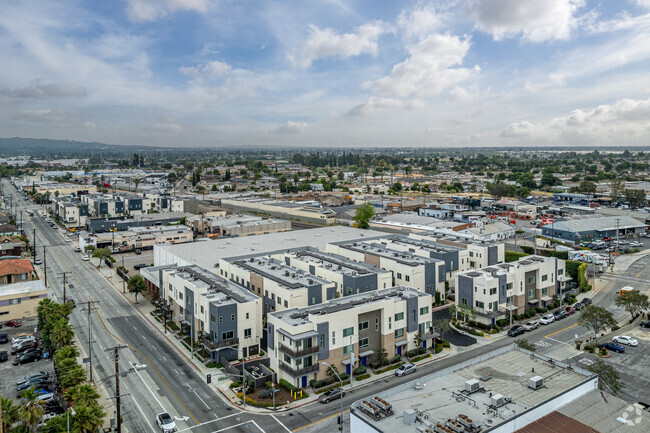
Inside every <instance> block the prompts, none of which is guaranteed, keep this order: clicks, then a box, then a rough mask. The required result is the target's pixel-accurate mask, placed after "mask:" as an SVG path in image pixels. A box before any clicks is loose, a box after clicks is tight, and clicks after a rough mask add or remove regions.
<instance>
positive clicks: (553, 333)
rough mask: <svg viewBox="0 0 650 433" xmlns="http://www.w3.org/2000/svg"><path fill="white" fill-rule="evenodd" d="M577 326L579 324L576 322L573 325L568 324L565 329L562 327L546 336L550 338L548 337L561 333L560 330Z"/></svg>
mask: <svg viewBox="0 0 650 433" xmlns="http://www.w3.org/2000/svg"><path fill="white" fill-rule="evenodd" d="M575 326H578V324H577V323H575V324H573V325H571V326H567V327H566V328H564V329H560V330H559V331H555V332H552V333H550V334H548V335H545V336H544V338H548V337H550V336H551V335H555V334H559V333H560V332H563V331H566V330H567V329H571V328H573V327H575Z"/></svg>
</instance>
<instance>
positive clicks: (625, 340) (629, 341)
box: [612, 335, 639, 346]
mask: <svg viewBox="0 0 650 433" xmlns="http://www.w3.org/2000/svg"><path fill="white" fill-rule="evenodd" d="M612 341H613V342H615V343H619V344H625V345H627V346H638V345H639V342H638V341H637V340H636V339H634V338H632V337H630V336H629V335H617V336H616V337H614V338H612Z"/></svg>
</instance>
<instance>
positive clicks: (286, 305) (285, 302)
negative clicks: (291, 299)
mask: <svg viewBox="0 0 650 433" xmlns="http://www.w3.org/2000/svg"><path fill="white" fill-rule="evenodd" d="M284 308H289V303H288V302H287V301H286V300H285V301H284Z"/></svg>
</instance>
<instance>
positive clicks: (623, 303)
mask: <svg viewBox="0 0 650 433" xmlns="http://www.w3.org/2000/svg"><path fill="white" fill-rule="evenodd" d="M614 303H615V304H616V305H617V306H619V307H623V308H624V309H625V311H627V312H628V313H630V316H632V320H634V319H636V318H637V316H638V315H639V314H642V313H643V312H644V311H646V310H647V309H648V308H649V307H650V302H649V301H648V295H646V294H645V293H641V292H640V291H639V290H631V291H629V292H627V293H626V294H625V296H617V297H616V300H615V301H614Z"/></svg>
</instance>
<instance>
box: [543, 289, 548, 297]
mask: <svg viewBox="0 0 650 433" xmlns="http://www.w3.org/2000/svg"><path fill="white" fill-rule="evenodd" d="M546 295H548V288H546V287H545V288H543V289H542V296H546Z"/></svg>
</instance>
